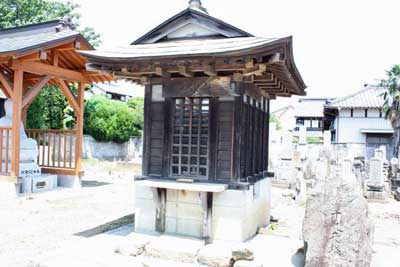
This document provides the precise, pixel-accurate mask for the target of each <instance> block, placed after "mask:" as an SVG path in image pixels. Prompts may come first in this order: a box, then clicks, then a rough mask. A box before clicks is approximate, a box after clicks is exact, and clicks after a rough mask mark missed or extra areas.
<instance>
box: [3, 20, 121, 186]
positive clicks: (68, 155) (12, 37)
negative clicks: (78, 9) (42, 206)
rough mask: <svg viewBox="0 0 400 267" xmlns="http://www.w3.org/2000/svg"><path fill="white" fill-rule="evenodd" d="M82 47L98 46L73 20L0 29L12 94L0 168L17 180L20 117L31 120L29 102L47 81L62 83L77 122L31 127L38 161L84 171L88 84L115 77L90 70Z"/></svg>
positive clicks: (45, 166) (52, 169) (58, 169)
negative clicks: (59, 126) (66, 126)
mask: <svg viewBox="0 0 400 267" xmlns="http://www.w3.org/2000/svg"><path fill="white" fill-rule="evenodd" d="M80 49H84V50H93V47H92V46H91V45H90V44H89V43H88V42H87V40H85V38H84V37H83V36H82V35H81V34H80V33H78V32H76V31H75V30H74V29H73V25H71V23H70V21H68V20H62V21H59V20H57V21H50V22H46V23H39V24H34V25H28V26H22V27H15V28H8V29H3V30H0V88H1V90H2V91H3V93H4V94H5V95H6V96H7V97H8V98H11V99H12V100H13V118H12V126H11V127H4V128H0V144H2V146H3V149H0V163H4V162H5V166H4V167H2V168H0V171H1V173H0V175H1V177H2V178H3V179H7V180H11V181H14V182H16V181H17V178H18V176H19V160H20V130H21V121H23V122H25V121H26V112H27V109H28V107H29V105H30V104H31V103H32V101H33V100H34V98H35V97H36V96H37V95H38V93H39V92H40V90H41V89H42V88H43V87H44V86H45V85H46V84H52V85H56V86H58V87H59V88H60V89H61V91H62V92H63V94H64V95H65V97H66V98H67V100H68V102H69V105H70V106H71V107H72V108H73V109H74V112H75V115H76V128H75V129H74V130H36V129H27V130H26V132H27V135H28V137H31V138H34V139H36V140H37V143H38V149H39V156H38V159H37V163H38V164H39V166H41V167H42V171H43V172H47V173H53V174H65V175H77V174H78V172H79V171H80V159H81V150H82V136H83V111H84V110H83V109H84V89H85V86H86V85H87V84H90V83H93V82H106V81H112V80H113V78H112V77H111V75H108V74H101V73H98V72H88V71H86V68H85V64H86V60H85V58H84V57H82V56H81V55H80V54H78V53H77V52H76V51H77V50H80ZM71 83H77V84H78V92H77V94H74V93H73V92H72V91H71V89H70V87H69V85H70V84H71ZM4 139H5V140H4ZM10 139H12V142H11V145H9V140H10ZM10 150H11V153H9V151H10ZM9 154H10V155H11V159H9ZM9 161H11V167H8V162H9Z"/></svg>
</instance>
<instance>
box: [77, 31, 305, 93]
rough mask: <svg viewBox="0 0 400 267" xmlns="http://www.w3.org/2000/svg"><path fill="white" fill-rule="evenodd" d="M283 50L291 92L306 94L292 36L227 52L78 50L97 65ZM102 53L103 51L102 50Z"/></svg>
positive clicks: (242, 54) (234, 55) (219, 57)
mask: <svg viewBox="0 0 400 267" xmlns="http://www.w3.org/2000/svg"><path fill="white" fill-rule="evenodd" d="M276 52H281V53H284V54H285V59H284V62H282V63H281V65H280V67H281V68H283V69H284V72H285V73H286V75H288V76H289V77H290V80H291V83H292V85H293V86H292V87H293V88H296V90H295V91H290V94H296V95H300V96H305V95H306V92H305V89H306V88H307V86H306V85H305V83H304V81H303V79H302V77H301V75H300V72H299V71H298V69H297V67H296V64H295V62H294V58H293V48H292V37H291V36H289V37H285V38H280V39H276V40H272V41H270V42H267V43H263V44H260V45H255V46H251V47H248V48H244V49H237V50H232V51H226V52H215V53H213V52H204V53H201V52H199V53H195V54H190V53H187V54H171V55H161V54H156V55H154V56H142V57H140V56H136V55H135V56H133V57H128V56H126V57H118V56H104V55H101V54H94V53H91V52H87V51H78V53H80V54H81V55H83V56H84V57H86V58H87V60H88V62H89V63H92V64H97V65H108V64H109V65H119V66H122V65H129V64H136V63H139V62H140V63H151V62H154V61H157V62H165V61H171V60H177V61H178V60H196V59H204V58H213V59H221V58H225V57H248V56H257V55H258V54H266V53H269V54H271V53H276ZM100 53H101V52H100Z"/></svg>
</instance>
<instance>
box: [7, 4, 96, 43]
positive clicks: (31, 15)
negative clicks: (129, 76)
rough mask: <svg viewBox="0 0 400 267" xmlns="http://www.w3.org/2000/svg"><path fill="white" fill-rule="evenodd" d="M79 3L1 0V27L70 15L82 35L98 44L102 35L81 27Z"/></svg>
mask: <svg viewBox="0 0 400 267" xmlns="http://www.w3.org/2000/svg"><path fill="white" fill-rule="evenodd" d="M78 8H79V5H77V4H73V3H70V2H67V3H61V2H57V1H46V0H1V1H0V29H3V28H8V27H15V26H23V25H27V24H32V23H40V22H46V21H50V20H55V19H63V18H64V17H66V16H68V17H70V18H71V19H72V22H73V23H74V24H75V25H76V26H77V27H78V30H80V32H81V33H82V35H83V36H84V37H85V38H86V39H87V40H88V41H89V42H90V43H91V44H92V45H93V46H94V47H96V46H98V45H99V44H100V43H101V41H100V35H99V34H96V33H95V32H94V30H93V28H90V27H86V28H80V27H79V26H80V23H79V19H80V14H79V13H78V12H77V9H78Z"/></svg>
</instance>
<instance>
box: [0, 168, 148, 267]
mask: <svg viewBox="0 0 400 267" xmlns="http://www.w3.org/2000/svg"><path fill="white" fill-rule="evenodd" d="M83 166H84V169H85V177H84V179H83V188H82V189H80V190H72V189H59V190H56V191H52V192H46V193H41V194H34V195H32V196H31V197H21V198H19V199H18V200H17V201H16V202H14V203H8V204H7V205H4V204H1V203H0V229H1V232H0V266H1V267H3V266H4V267H20V266H21V267H22V266H24V267H25V266H27V264H28V261H29V259H31V258H33V257H37V256H38V255H41V254H42V253H46V252H48V251H51V250H54V249H57V248H59V247H60V245H61V244H62V243H63V242H65V241H68V240H71V239H78V238H83V237H79V236H76V235H74V234H76V233H79V232H82V231H85V230H88V229H90V228H93V227H96V226H99V225H101V224H104V223H107V222H110V221H113V220H116V219H119V218H121V217H123V216H126V215H129V214H132V213H133V209H134V207H133V176H134V175H135V173H138V172H139V170H140V167H139V166H135V165H133V164H120V163H116V162H98V161H85V162H84V163H83Z"/></svg>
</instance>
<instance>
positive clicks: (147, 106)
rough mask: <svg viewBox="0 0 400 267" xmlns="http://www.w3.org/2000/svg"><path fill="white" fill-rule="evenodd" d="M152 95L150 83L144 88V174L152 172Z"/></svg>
mask: <svg viewBox="0 0 400 267" xmlns="http://www.w3.org/2000/svg"><path fill="white" fill-rule="evenodd" d="M151 95H152V86H151V85H150V84H146V85H145V89H144V131H143V156H142V162H143V163H142V175H144V176H146V175H149V174H150V137H151V100H152V99H151Z"/></svg>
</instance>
